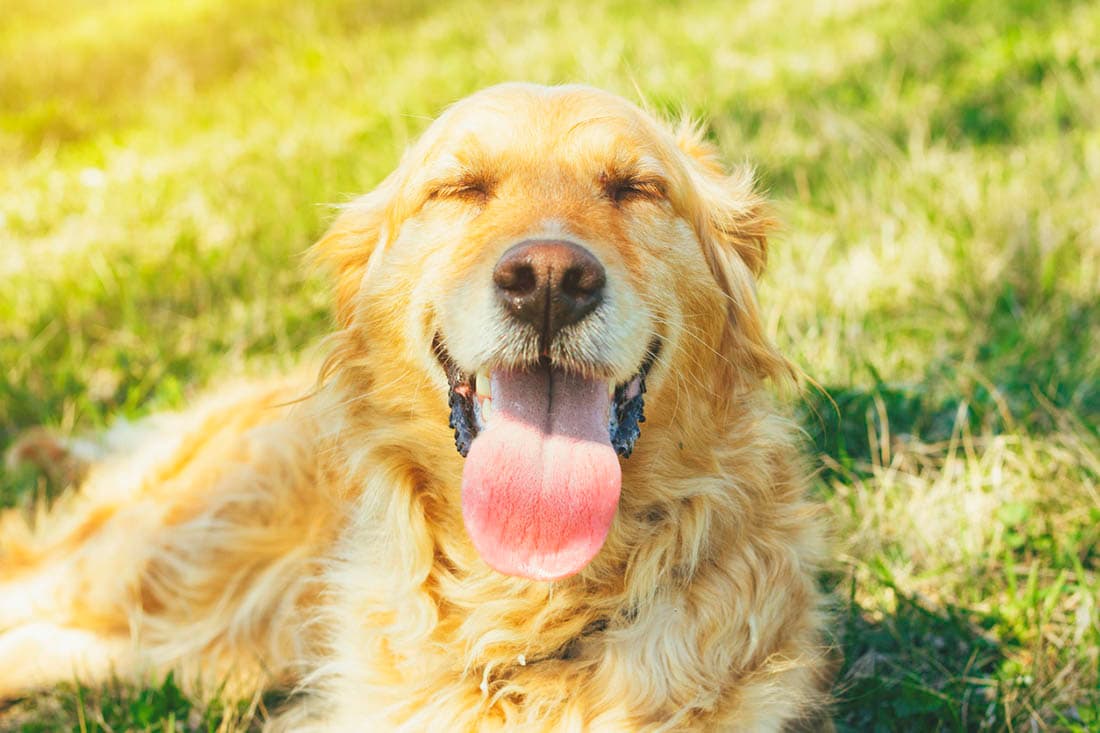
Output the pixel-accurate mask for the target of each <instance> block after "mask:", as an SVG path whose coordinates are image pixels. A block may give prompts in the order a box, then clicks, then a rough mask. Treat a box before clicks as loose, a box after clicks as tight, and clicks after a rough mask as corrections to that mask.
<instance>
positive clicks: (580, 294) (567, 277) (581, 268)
mask: <svg viewBox="0 0 1100 733" xmlns="http://www.w3.org/2000/svg"><path fill="white" fill-rule="evenodd" d="M604 285H606V277H605V276H604V273H603V268H602V267H600V268H599V269H596V268H595V267H589V266H587V265H578V266H576V267H570V268H569V269H568V270H566V271H565V273H563V275H562V278H561V284H560V286H559V287H560V288H561V290H562V292H563V293H565V294H566V295H569V296H571V297H574V298H591V297H592V296H594V295H598V294H599V292H600V291H601V290H603V287H604Z"/></svg>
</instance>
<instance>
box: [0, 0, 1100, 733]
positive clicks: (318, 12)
mask: <svg viewBox="0 0 1100 733" xmlns="http://www.w3.org/2000/svg"><path fill="white" fill-rule="evenodd" d="M812 5H814V6H816V8H817V9H814V8H813V7H811V6H812ZM1098 38H1100V5H1097V4H1096V3H1089V2H1062V1H1051V0H1031V1H1028V0H1010V1H995V0H977V1H975V2H969V3H960V2H950V1H948V0H933V1H931V2H915V1H912V0H909V1H907V2H884V1H883V2H871V1H866V2H865V1H861V0H840V1H839V2H834V3H826V4H821V3H816V4H811V3H795V2H777V3H748V2H746V3H729V2H726V1H724V0H700V1H699V2H675V3H655V2H654V3H640V2H637V1H634V2H613V3H591V2H582V1H581V0H562V1H561V2H554V3H549V2H547V3H542V4H538V3H535V4H532V3H515V4H511V5H509V6H506V7H499V6H498V4H493V3H488V2H482V1H480V0H479V1H476V2H475V1H460V2H455V3H446V4H444V3H438V4H432V3H427V2H414V3H405V2H398V1H397V0H383V1H382V2H369V3H364V2H352V1H351V0H330V1H329V2H324V3H311V2H305V0H269V1H260V0H244V1H242V2H236V3H218V2H213V1H212V0H177V1H175V2H168V1H167V0H151V1H149V2H143V3H140V4H137V3H132V2H125V1H123V0H101V1H100V2H94V3H93V2H90V1H88V0H54V1H53V2H50V3H41V2H37V1H36V0H7V2H6V4H5V10H4V18H3V20H2V21H0V283H2V285H0V448H3V447H4V446H5V445H7V444H8V443H10V441H11V440H12V439H13V437H14V436H15V435H16V434H17V433H18V432H19V431H20V430H22V429H25V428H27V427H30V426H32V425H37V424H47V425H52V426H55V427H58V428H60V429H62V430H66V431H70V430H73V431H75V430H86V429H93V428H95V427H98V426H101V425H103V424H105V423H106V422H108V421H109V420H111V419H113V418H116V417H120V416H126V417H132V416H137V415H141V414H144V413H147V412H149V411H153V410H157V409H163V408H165V407H170V406H174V405H178V404H181V403H183V402H185V401H186V400H187V399H188V396H189V395H191V394H193V393H194V392H196V391H198V390H200V389H201V388H202V387H203V385H205V384H207V383H209V382H210V381H212V380H214V379H216V378H221V377H225V376H226V375H227V374H229V373H242V372H243V373H247V372H251V371H260V370H265V369H271V368H279V367H282V366H286V365H287V364H289V363H292V362H293V361H295V359H296V358H297V356H298V354H300V352H301V351H302V350H303V349H307V348H309V346H310V345H311V344H313V343H315V342H316V340H317V339H318V338H319V336H320V335H321V334H323V333H324V332H325V331H326V330H327V328H328V327H329V321H328V311H327V299H326V295H325V290H324V284H323V283H322V282H320V281H319V280H317V279H316V278H311V277H307V276H306V275H304V274H303V272H302V270H301V269H300V268H299V267H298V264H299V260H300V253H301V252H302V251H303V250H304V249H305V247H306V246H307V245H308V244H309V243H310V241H311V240H312V239H314V238H315V237H316V236H317V235H318V234H319V233H320V232H321V230H322V229H323V226H324V223H325V221H327V220H328V218H329V216H330V210H329V208H328V206H327V204H330V203H336V202H341V201H344V200H346V199H347V198H349V197H350V196H351V195H353V194H355V193H357V192H362V191H365V190H367V189H369V188H370V187H371V186H372V185H373V184H374V183H375V182H377V181H378V180H379V179H380V178H381V177H382V176H383V175H384V174H385V173H386V172H387V171H388V170H389V169H390V168H391V167H392V166H393V165H394V164H395V162H396V160H397V157H398V155H399V154H400V152H401V150H402V149H403V147H404V146H405V145H406V144H407V143H408V141H409V140H410V139H411V138H412V137H414V136H415V135H416V134H417V133H418V132H419V131H420V130H422V129H423V128H424V126H425V125H426V124H427V121H428V119H429V118H430V117H431V116H432V115H434V114H437V113H438V112H439V110H440V109H441V108H442V107H443V106H444V105H445V104H446V103H448V102H450V101H452V100H454V99H457V98H459V97H461V96H463V95H465V94H467V93H469V92H471V91H473V90H475V89H477V88H480V87H482V86H485V85H488V84H491V83H493V82H497V81H502V80H506V79H529V80H533V81H541V82H562V81H583V82H588V83H592V84H596V85H598V86H603V87H605V88H608V89H611V90H614V91H618V92H620V93H623V94H625V95H626V96H628V97H632V98H635V99H639V95H644V101H645V102H646V103H647V104H648V105H649V106H650V107H652V108H653V109H655V110H658V111H668V112H676V111H679V110H681V109H684V110H687V111H689V112H691V113H693V114H696V115H698V116H700V117H703V118H706V119H708V120H710V122H711V131H712V134H713V136H714V139H715V140H716V141H717V142H718V143H719V145H720V146H721V147H722V149H723V150H724V152H725V153H726V155H727V157H728V158H729V159H731V160H735V161H739V160H746V159H747V160H750V161H752V162H754V163H756V164H757V165H758V166H759V168H760V172H761V175H762V178H763V180H764V181H765V182H766V184H767V185H768V187H769V189H770V192H771V194H772V196H773V198H774V199H776V201H777V202H778V206H779V209H780V212H781V215H782V218H783V219H784V221H785V222H786V226H785V229H784V231H783V232H781V233H780V235H779V236H778V237H776V238H775V239H774V241H773V247H772V252H773V257H772V265H771V268H770V272H769V274H768V275H767V277H766V281H765V283H764V284H763V286H762V288H761V297H762V299H763V300H764V303H765V311H766V314H767V317H768V324H769V329H770V331H771V332H772V334H773V335H774V337H775V339H776V340H777V341H778V342H779V344H780V345H781V347H782V348H783V350H784V351H785V352H786V353H787V354H789V355H790V356H791V357H792V358H794V359H795V360H796V361H797V362H798V364H799V365H800V366H801V367H802V368H803V369H804V370H805V371H806V372H807V373H808V374H809V375H811V376H813V377H814V378H815V379H816V380H817V382H818V383H819V384H820V385H822V387H821V389H816V388H811V389H809V390H808V392H807V395H806V397H805V399H804V400H803V402H802V404H801V414H802V416H803V424H804V426H805V428H806V433H807V444H808V445H809V446H810V447H811V449H814V450H816V452H817V454H818V455H819V456H820V465H821V471H820V472H819V474H818V479H817V481H816V482H815V492H816V493H817V495H818V496H819V497H820V498H821V499H822V500H823V501H825V502H826V503H827V504H828V506H829V509H830V510H831V513H832V516H833V517H834V522H835V528H836V533H835V534H836V538H837V540H836V545H837V546H836V556H837V557H838V563H837V566H836V568H835V569H834V571H833V572H832V573H831V574H830V575H829V577H828V578H826V579H825V581H824V582H826V583H827V584H828V586H829V587H830V588H831V589H832V590H834V591H835V598H836V618H837V622H836V624H835V628H836V638H837V643H838V644H839V645H840V647H841V648H842V650H843V652H844V658H845V661H844V664H843V668H842V669H841V672H840V675H839V678H838V681H837V685H836V689H835V693H836V696H837V705H836V717H837V722H838V725H839V727H840V728H841V729H842V730H852V731H879V730H881V731H894V730H913V731H932V730H946V731H954V730H990V731H993V730H1013V731H1015V730H1059V731H1062V730H1066V731H1074V730H1076V731H1087V730H1100V652H1098V649H1100V610H1098V606H1100V549H1098V547H1100V530H1098V529H1097V528H1098V526H1100V509H1098V507H1100V435H1098V433H1097V427H1096V426H1097V425H1098V424H1100V347H1098V346H1097V344H1100V205H1098V202H1100V44H1098V43H1097V41H1096V39H1098ZM46 488H47V487H44V486H41V485H40V479H38V478H37V477H35V476H33V475H30V474H28V473H25V472H24V473H11V472H9V473H7V474H0V503H2V504H8V505H11V504H20V503H26V502H28V501H30V500H32V498H33V497H34V496H37V495H40V494H41V493H42V492H43V491H44V490H45V489H46ZM242 705H243V706H238V705H237V704H236V703H222V702H220V701H219V700H218V698H217V696H208V697H207V698H203V697H202V696H197V697H194V698H189V697H187V696H184V695H182V693H180V692H179V689H178V687H176V685H175V682H174V681H173V680H171V679H170V680H167V681H163V682H162V683H160V684H154V685H152V686H150V687H148V688H132V687H126V686H121V685H113V686H108V687H106V688H104V689H102V690H80V689H77V688H64V689H59V690H55V691H52V692H48V693H44V694H42V695H38V696H34V697H32V698H30V699H28V700H25V701H22V702H20V703H19V704H18V705H16V706H15V707H14V708H12V709H10V710H8V711H7V712H6V713H4V714H3V715H2V716H0V729H2V728H4V727H5V726H7V727H11V728H14V729H17V730H20V729H21V730H27V731H38V730H57V729H72V730H131V729H132V730H157V731H160V730H173V729H181V730H192V729H194V730H208V729H211V730H212V729H217V728H218V726H221V728H222V729H223V730H236V729H244V728H247V727H248V726H249V725H252V726H255V725H257V724H258V723H257V721H258V719H259V718H260V717H262V716H261V715H257V714H256V713H255V712H254V710H255V709H256V708H254V707H252V706H250V704H249V703H248V702H246V703H243V704H242ZM250 721H251V722H250ZM97 726H98V727H97Z"/></svg>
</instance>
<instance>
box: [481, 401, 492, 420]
mask: <svg viewBox="0 0 1100 733" xmlns="http://www.w3.org/2000/svg"><path fill="white" fill-rule="evenodd" d="M492 416H493V401H492V400H485V401H484V402H482V403H481V419H482V420H484V421H485V422H489V418H490V417H492Z"/></svg>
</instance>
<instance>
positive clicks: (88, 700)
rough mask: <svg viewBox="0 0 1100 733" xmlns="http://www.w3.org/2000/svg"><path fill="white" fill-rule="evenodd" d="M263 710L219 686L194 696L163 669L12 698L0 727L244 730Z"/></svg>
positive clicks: (28, 730)
mask: <svg viewBox="0 0 1100 733" xmlns="http://www.w3.org/2000/svg"><path fill="white" fill-rule="evenodd" d="M198 697H200V698H201V697H203V696H201V695H200V696H198ZM266 710H267V708H266V706H265V703H264V700H262V699H260V698H255V699H252V700H239V701H228V700H226V699H225V698H224V697H223V695H222V693H221V692H220V691H216V692H214V693H213V694H210V695H207V696H205V699H197V698H196V696H193V695H188V694H187V693H185V692H184V690H183V689H182V688H181V687H180V685H179V684H178V683H177V681H176V678H175V676H174V675H173V674H171V673H169V674H168V675H167V676H166V677H165V678H164V679H163V680H162V681H161V682H160V683H159V684H150V685H147V686H145V687H141V686H135V685H133V684H129V683H124V682H120V681H117V680H115V681H113V682H111V683H110V684H107V685H104V686H103V687H101V688H98V689H91V688H88V687H84V686H82V685H64V686H61V687H59V688H57V689H56V690H53V691H52V692H51V693H49V694H45V695H39V696H36V697H33V698H29V699H27V700H23V701H17V702H16V703H14V705H13V707H12V708H11V709H10V710H8V711H7V712H6V713H5V714H4V715H3V716H2V717H0V729H3V730H19V731H21V733H56V732H57V731H59V730H72V731H74V733H77V732H79V733H111V732H112V731H122V730H144V731H150V732H151V733H160V732H161V731H163V733H177V732H178V731H189V732H191V733H200V732H201V733H247V732H249V731H259V730H260V729H261V727H262V724H263V720H264V716H265V715H266Z"/></svg>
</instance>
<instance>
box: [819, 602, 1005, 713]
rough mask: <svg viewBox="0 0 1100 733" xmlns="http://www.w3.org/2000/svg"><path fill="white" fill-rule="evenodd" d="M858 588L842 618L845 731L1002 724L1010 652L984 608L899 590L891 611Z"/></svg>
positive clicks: (839, 687)
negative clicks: (863, 598) (872, 604)
mask: <svg viewBox="0 0 1100 733" xmlns="http://www.w3.org/2000/svg"><path fill="white" fill-rule="evenodd" d="M852 591H853V592H852V595H851V597H850V598H849V601H848V604H847V606H846V608H845V609H843V610H842V611H841V614H840V617H839V618H838V619H837V620H838V629H839V630H838V634H839V637H840V638H839V639H838V642H839V643H840V645H841V646H842V648H843V651H844V664H843V667H842V668H841V671H840V674H839V675H838V677H837V682H836V685H835V687H834V690H833V694H834V696H835V698H836V707H835V720H836V724H837V727H838V729H839V730H841V731H853V732H854V731H859V732H860V733H865V732H867V731H876V732H877V731H883V732H884V733H885V732H887V731H891V732H892V731H970V730H1001V729H1002V727H1003V725H1004V721H1003V719H1002V708H1001V706H1000V705H999V697H1000V694H1001V693H1000V690H1001V688H1002V686H1003V683H1002V682H1001V681H1000V680H999V679H998V677H999V675H1000V674H1001V672H1002V669H1003V666H1004V661H1005V660H1004V656H1003V655H1002V653H1001V649H1000V646H999V643H998V641H997V640H995V639H993V638H992V637H991V636H990V634H989V631H988V629H989V628H990V627H991V626H992V621H991V620H990V619H988V618H986V617H984V616H982V615H981V614H976V613H972V612H969V611H967V610H965V609H960V608H955V607H952V606H948V607H946V608H945V609H943V610H933V609H932V608H931V607H930V606H929V605H927V604H925V603H923V602H922V601H920V600H919V599H915V598H912V597H908V596H905V595H904V594H901V593H899V592H897V591H895V593H894V595H895V598H896V609H895V610H894V612H893V613H891V614H881V613H874V612H871V611H869V610H867V609H864V608H863V607H861V606H860V605H859V603H858V602H856V600H855V598H854V595H855V594H854V583H853V589H852Z"/></svg>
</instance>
